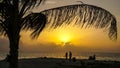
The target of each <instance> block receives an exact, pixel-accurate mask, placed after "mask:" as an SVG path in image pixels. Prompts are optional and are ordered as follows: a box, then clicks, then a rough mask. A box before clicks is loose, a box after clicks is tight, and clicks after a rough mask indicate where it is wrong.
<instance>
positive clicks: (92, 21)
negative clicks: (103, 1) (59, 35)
mask: <svg viewBox="0 0 120 68" xmlns="http://www.w3.org/2000/svg"><path fill="white" fill-rule="evenodd" d="M43 1H45V0H2V1H1V3H0V34H1V35H4V36H7V37H8V39H9V42H10V61H9V67H10V68H18V49H19V39H20V31H21V30H24V29H25V30H29V29H31V30H33V33H32V34H31V36H32V37H33V38H37V37H38V36H39V34H40V32H41V31H42V30H43V28H44V27H45V26H46V24H47V25H51V28H56V27H59V26H61V25H62V24H63V23H66V24H68V25H69V24H70V23H71V21H74V24H75V25H81V27H82V28H83V27H87V28H89V27H92V26H95V27H96V28H105V29H108V30H109V34H108V36H109V37H110V39H117V26H116V25H117V24H116V23H117V22H116V19H115V17H114V16H113V15H112V14H111V13H110V12H108V11H107V10H105V9H103V8H100V7H97V6H94V5H88V4H83V3H82V4H75V5H67V6H62V7H57V8H52V9H47V10H44V11H42V12H40V13H31V12H30V11H31V9H32V8H34V7H36V6H39V5H40V4H41V2H43Z"/></svg>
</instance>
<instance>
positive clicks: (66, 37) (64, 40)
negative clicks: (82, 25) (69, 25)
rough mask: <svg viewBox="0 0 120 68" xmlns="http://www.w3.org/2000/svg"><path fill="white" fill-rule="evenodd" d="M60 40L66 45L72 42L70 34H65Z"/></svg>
mask: <svg viewBox="0 0 120 68" xmlns="http://www.w3.org/2000/svg"><path fill="white" fill-rule="evenodd" d="M60 40H61V41H62V42H65V43H66V42H69V41H70V36H69V35H68V34H63V35H61V36H60Z"/></svg>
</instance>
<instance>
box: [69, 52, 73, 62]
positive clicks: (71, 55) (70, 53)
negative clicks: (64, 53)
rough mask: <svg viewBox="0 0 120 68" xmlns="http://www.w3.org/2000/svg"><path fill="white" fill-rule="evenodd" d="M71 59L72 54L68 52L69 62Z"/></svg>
mask: <svg viewBox="0 0 120 68" xmlns="http://www.w3.org/2000/svg"><path fill="white" fill-rule="evenodd" d="M71 59H72V52H71V51H69V60H70V61H71Z"/></svg>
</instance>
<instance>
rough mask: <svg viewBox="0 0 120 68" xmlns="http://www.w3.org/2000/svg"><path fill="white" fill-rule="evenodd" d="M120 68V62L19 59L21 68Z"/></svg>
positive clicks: (2, 64)
mask: <svg viewBox="0 0 120 68" xmlns="http://www.w3.org/2000/svg"><path fill="white" fill-rule="evenodd" d="M80 67H81V68H120V61H106V60H88V59H76V60H73V59H72V60H71V61H69V60H66V59H65V58H47V57H39V58H23V59H19V68H80ZM0 68H8V62H6V61H0Z"/></svg>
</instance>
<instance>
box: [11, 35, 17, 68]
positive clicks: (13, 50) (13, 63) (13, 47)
mask: <svg viewBox="0 0 120 68" xmlns="http://www.w3.org/2000/svg"><path fill="white" fill-rule="evenodd" d="M18 36H19V35H18ZM9 42H10V57H9V59H10V61H9V68H18V49H19V48H18V45H19V37H17V35H14V36H11V37H9Z"/></svg>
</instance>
